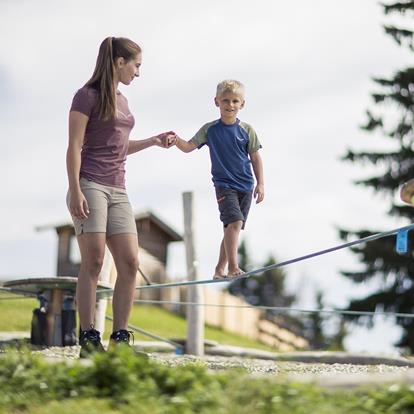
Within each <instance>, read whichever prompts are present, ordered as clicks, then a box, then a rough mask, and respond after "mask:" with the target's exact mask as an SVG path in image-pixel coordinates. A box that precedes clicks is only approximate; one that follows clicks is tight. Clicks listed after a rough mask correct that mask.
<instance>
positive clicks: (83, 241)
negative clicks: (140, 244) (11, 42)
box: [76, 233, 106, 330]
mask: <svg viewBox="0 0 414 414" xmlns="http://www.w3.org/2000/svg"><path fill="white" fill-rule="evenodd" d="M105 240H106V233H84V234H81V235H80V236H78V244H79V250H80V254H81V266H80V270H79V275H78V283H77V286H76V302H77V308H78V312H79V319H80V325H81V329H82V330H88V329H91V327H92V326H93V324H94V320H95V306H96V286H97V284H98V276H99V273H100V272H101V268H102V263H103V258H104V255H105Z"/></svg>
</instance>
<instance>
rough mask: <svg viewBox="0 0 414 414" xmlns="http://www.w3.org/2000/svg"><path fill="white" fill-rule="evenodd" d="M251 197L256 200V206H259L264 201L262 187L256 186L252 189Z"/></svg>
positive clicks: (260, 185) (261, 185)
mask: <svg viewBox="0 0 414 414" xmlns="http://www.w3.org/2000/svg"><path fill="white" fill-rule="evenodd" d="M253 197H254V198H255V199H256V204H259V203H261V202H262V201H263V199H264V185H263V184H257V185H256V188H255V189H254V193H253Z"/></svg>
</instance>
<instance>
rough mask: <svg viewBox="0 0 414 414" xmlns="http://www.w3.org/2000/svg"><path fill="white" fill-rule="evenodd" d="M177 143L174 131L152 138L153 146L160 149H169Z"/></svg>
mask: <svg viewBox="0 0 414 414" xmlns="http://www.w3.org/2000/svg"><path fill="white" fill-rule="evenodd" d="M176 142H177V135H176V134H175V132H174V131H168V132H163V133H162V134H159V135H156V136H155V137H154V143H155V145H158V146H159V147H162V148H170V147H172V146H173V145H175V143H176Z"/></svg>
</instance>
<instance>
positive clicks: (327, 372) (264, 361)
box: [0, 338, 414, 389]
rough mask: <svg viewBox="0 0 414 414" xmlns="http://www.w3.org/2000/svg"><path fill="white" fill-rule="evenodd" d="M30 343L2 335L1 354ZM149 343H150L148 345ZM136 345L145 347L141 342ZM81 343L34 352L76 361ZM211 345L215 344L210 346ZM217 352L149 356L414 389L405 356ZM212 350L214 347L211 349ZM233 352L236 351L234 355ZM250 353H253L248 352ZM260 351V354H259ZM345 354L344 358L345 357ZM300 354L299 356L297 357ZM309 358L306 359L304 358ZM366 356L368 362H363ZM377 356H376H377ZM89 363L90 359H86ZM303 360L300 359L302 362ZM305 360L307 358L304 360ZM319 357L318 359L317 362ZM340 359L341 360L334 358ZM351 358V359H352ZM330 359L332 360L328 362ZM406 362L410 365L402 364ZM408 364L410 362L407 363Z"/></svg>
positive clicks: (326, 381) (334, 383)
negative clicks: (397, 385) (282, 358)
mask: <svg viewBox="0 0 414 414" xmlns="http://www.w3.org/2000/svg"><path fill="white" fill-rule="evenodd" d="M22 341H23V343H27V339H24V340H23V338H21V339H13V340H11V339H10V338H0V355H1V349H2V348H3V346H4V345H9V346H12V347H13V348H14V347H19V345H20V346H21V345H22ZM146 346H148V345H146ZM136 348H137V349H142V348H141V347H140V346H137V347H136ZM79 349H80V348H79V346H72V347H48V348H44V349H34V350H33V351H32V352H33V353H34V354H41V355H43V356H44V357H46V358H47V359H48V360H49V361H51V362H55V361H62V360H65V361H74V360H78V358H79ZM149 349H153V350H154V349H157V348H151V347H150V348H149ZM210 349H212V348H210ZM216 349H217V351H219V352H217V353H218V354H220V353H221V354H222V353H223V351H225V352H227V353H228V355H227V354H225V355H226V356H223V355H211V354H209V355H205V356H203V357H195V356H192V355H177V354H175V353H174V352H171V350H168V349H165V348H164V349H163V352H149V353H148V355H149V357H150V359H152V360H154V361H157V362H159V363H161V364H165V365H168V366H170V367H175V366H179V365H184V364H189V363H199V364H202V365H204V366H206V367H207V368H208V369H209V370H210V371H212V372H214V371H221V370H225V369H231V368H236V369H242V370H244V371H246V372H247V373H249V374H251V375H253V376H273V377H275V378H278V377H279V378H283V379H286V378H289V379H294V380H299V381H308V382H315V383H318V384H319V385H322V386H325V387H342V388H344V387H346V388H351V387H358V386H361V385H365V384H379V383H390V382H392V383H397V382H398V383H400V382H404V383H407V384H410V385H411V386H413V389H414V367H413V365H414V363H413V361H412V360H405V359H403V358H400V359H395V360H394V361H393V360H392V359H387V358H384V359H383V361H384V362H383V363H382V362H381V361H382V359H381V358H376V360H377V361H379V362H377V363H372V360H373V359H372V356H371V357H369V356H366V358H365V357H362V358H361V356H357V358H355V356H352V355H348V354H346V353H323V352H322V353H321V352H314V353H308V354H307V355H306V353H305V356H304V354H303V353H302V354H299V353H298V354H297V355H295V354H293V360H292V357H291V356H290V357H289V360H288V361H281V360H272V359H269V358H272V357H273V358H275V357H276V358H280V357H284V356H285V357H286V356H287V355H288V354H272V353H267V352H264V353H263V352H260V351H258V350H249V349H247V348H246V349H245V348H236V347H223V346H221V347H217V348H216ZM209 352H210V353H211V351H209ZM232 353H233V355H232ZM248 353H250V354H251V357H250V358H248V357H246V355H247V354H248ZM259 355H261V356H259ZM344 356H345V359H344ZM295 357H297V360H295V359H294V358H295ZM304 357H305V358H307V360H308V362H304V359H303V358H304ZM364 358H365V362H364ZM347 359H348V360H349V361H352V360H355V361H359V362H358V363H345V362H347V361H346V360H347ZM374 360H375V359H374ZM83 361H84V363H86V364H87V363H88V362H87V361H88V360H83ZM299 361H301V362H299ZM305 361H306V360H305ZM318 361H319V362H318ZM335 361H338V362H335ZM349 361H348V362H349ZM327 362H329V363H327ZM405 362H407V365H403V364H405ZM408 365H411V367H410V366H408Z"/></svg>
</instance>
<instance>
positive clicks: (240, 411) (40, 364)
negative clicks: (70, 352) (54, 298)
mask: <svg viewBox="0 0 414 414" xmlns="http://www.w3.org/2000/svg"><path fill="white" fill-rule="evenodd" d="M413 411H414V392H413V389H409V388H407V387H402V386H397V385H391V386H389V385H388V386H383V387H377V388H375V389H364V390H362V389H361V390H354V391H352V392H351V391H335V392H334V391H328V390H323V389H320V388H317V387H316V386H313V385H309V384H302V383H300V384H297V383H291V382H287V381H284V380H283V377H281V378H279V377H260V378H259V377H252V376H249V375H248V374H246V373H245V372H242V371H234V370H230V371H226V372H222V373H210V372H208V371H207V369H205V368H204V367H202V366H199V365H194V364H191V365H186V366H179V367H175V368H171V367H167V366H165V365H161V364H158V363H155V362H153V361H150V360H147V359H145V358H143V357H140V356H137V355H135V354H134V353H133V351H131V350H129V349H127V348H125V349H117V350H116V351H115V352H111V353H102V354H97V355H96V356H95V357H94V358H92V359H91V360H87V361H86V362H84V363H82V362H80V361H73V364H65V363H61V362H56V363H50V362H48V361H46V360H45V359H44V358H43V357H41V356H34V355H32V354H30V353H29V352H16V351H7V352H6V353H3V354H1V355H0V413H14V412H15V413H35V414H48V413H50V414H52V413H53V414H55V413H59V414H65V413H68V414H74V413H88V414H94V413H97V414H98V413H99V414H109V413H131V414H132V413H144V414H145V413H148V414H150V413H151V414H161V413H177V414H178V413H179V414H186V413H211V414H213V413H214V414H220V413H223V414H224V413H230V414H232V413H234V414H235V413H237V414H244V413H246V414H247V413H249V414H253V413H254V414H256V413H280V414H285V413H286V414H314V413H317V414H325V413H326V414H339V413H344V414H345V413H346V414H349V413H361V414H362V413H372V414H374V413H375V414H382V413H384V414H385V413H386V414H392V413H396V414H397V413H398V414H408V413H412V412H413Z"/></svg>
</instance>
